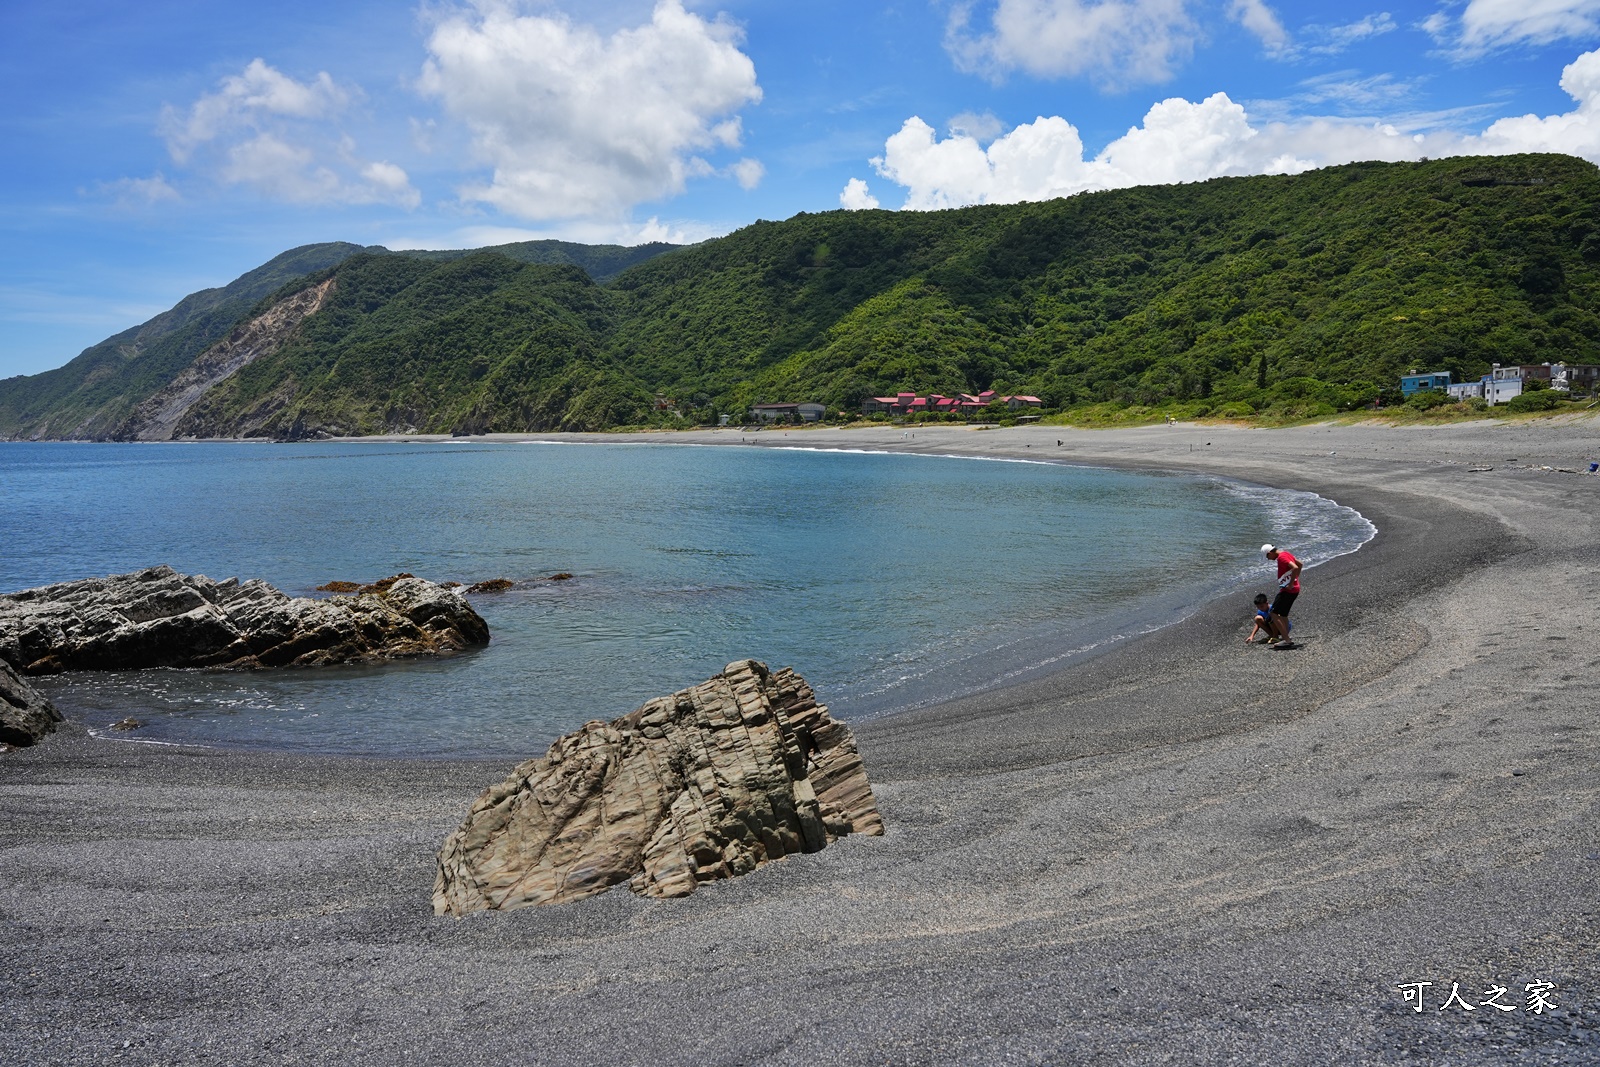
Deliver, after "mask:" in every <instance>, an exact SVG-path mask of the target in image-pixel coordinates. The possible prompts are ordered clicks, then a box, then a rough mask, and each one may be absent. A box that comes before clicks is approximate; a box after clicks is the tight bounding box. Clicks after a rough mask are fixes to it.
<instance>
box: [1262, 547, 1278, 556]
mask: <svg viewBox="0 0 1600 1067" xmlns="http://www.w3.org/2000/svg"><path fill="white" fill-rule="evenodd" d="M1276 551H1278V546H1277V545H1262V546H1261V554H1262V555H1263V556H1271V555H1272V554H1273V553H1274V552H1276Z"/></svg>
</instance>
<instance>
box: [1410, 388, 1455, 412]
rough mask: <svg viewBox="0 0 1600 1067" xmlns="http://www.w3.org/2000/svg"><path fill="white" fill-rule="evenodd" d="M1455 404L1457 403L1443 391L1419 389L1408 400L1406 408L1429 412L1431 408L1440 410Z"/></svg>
mask: <svg viewBox="0 0 1600 1067" xmlns="http://www.w3.org/2000/svg"><path fill="white" fill-rule="evenodd" d="M1453 403H1455V401H1453V400H1451V399H1450V394H1449V393H1447V392H1445V391H1444V390H1443V389H1418V390H1417V391H1416V392H1414V393H1412V394H1411V396H1410V397H1409V398H1407V400H1406V407H1408V408H1415V409H1416V410H1418V411H1427V410H1428V409H1430V408H1440V407H1444V406H1445V405H1446V404H1453Z"/></svg>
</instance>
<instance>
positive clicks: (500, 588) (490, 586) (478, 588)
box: [467, 578, 517, 593]
mask: <svg viewBox="0 0 1600 1067" xmlns="http://www.w3.org/2000/svg"><path fill="white" fill-rule="evenodd" d="M516 584H517V583H516V582H513V581H512V580H511V579H510V578H490V579H488V580H486V581H482V582H474V583H472V584H471V585H469V586H467V592H469V593H503V592H505V591H506V590H507V589H510V588H511V587H512V586H514V585H516Z"/></svg>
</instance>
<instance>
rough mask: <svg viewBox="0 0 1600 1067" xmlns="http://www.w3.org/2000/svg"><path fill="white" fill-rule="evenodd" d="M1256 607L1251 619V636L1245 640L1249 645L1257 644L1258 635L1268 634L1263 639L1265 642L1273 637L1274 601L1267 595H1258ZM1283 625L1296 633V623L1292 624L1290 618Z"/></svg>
mask: <svg viewBox="0 0 1600 1067" xmlns="http://www.w3.org/2000/svg"><path fill="white" fill-rule="evenodd" d="M1255 606H1256V613H1255V614H1254V615H1253V616H1251V619H1250V621H1251V623H1252V625H1251V627H1250V636H1249V637H1247V638H1245V639H1244V643H1245V644H1247V645H1249V644H1254V643H1255V640H1256V634H1266V635H1267V637H1266V638H1263V639H1262V640H1264V641H1265V640H1267V639H1268V638H1270V637H1271V636H1272V601H1270V600H1268V599H1267V594H1265V593H1257V594H1256V599H1255ZM1283 624H1284V626H1286V627H1287V628H1288V630H1289V632H1290V633H1293V632H1294V623H1292V622H1290V621H1289V620H1288V618H1285V619H1284V620H1283Z"/></svg>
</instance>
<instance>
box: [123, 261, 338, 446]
mask: <svg viewBox="0 0 1600 1067" xmlns="http://www.w3.org/2000/svg"><path fill="white" fill-rule="evenodd" d="M333 284H334V280H333V279H332V278H329V279H327V280H326V281H324V282H322V283H321V284H320V285H312V286H308V287H307V288H305V289H302V290H301V291H300V292H298V293H295V294H294V295H293V296H290V297H288V298H286V299H284V300H281V301H279V302H278V303H276V304H274V305H273V306H272V307H271V308H269V309H267V311H266V312H265V313H263V314H261V315H259V316H257V317H256V318H254V319H251V320H250V321H249V322H246V323H243V324H241V325H240V326H238V327H237V328H235V329H234V331H233V332H232V333H230V334H229V335H228V336H227V337H225V338H224V339H222V340H221V341H218V342H217V343H216V344H214V345H212V346H211V347H210V348H208V349H206V350H205V351H204V352H202V353H200V355H199V356H198V357H197V358H196V359H195V361H194V362H193V363H192V364H190V365H189V366H188V367H187V368H185V369H184V370H183V372H182V373H180V374H179V375H178V376H177V377H176V378H174V379H173V380H172V381H171V382H169V383H168V384H167V385H165V386H164V387H162V388H161V389H160V390H159V391H157V392H156V393H155V394H154V395H153V396H151V397H150V398H149V399H147V400H145V401H144V403H142V404H140V405H139V406H138V407H137V408H135V409H134V411H133V414H132V415H130V416H128V418H127V420H126V421H125V422H123V424H122V425H121V426H120V427H118V428H117V431H116V433H115V434H113V435H112V436H113V437H115V438H116V439H117V440H120V441H170V440H172V439H173V438H174V437H179V436H209V435H211V434H212V433H213V428H212V427H209V426H207V425H206V424H205V423H204V421H203V420H201V419H199V418H195V417H191V415H190V411H191V409H193V408H194V407H195V405H196V404H198V403H199V402H200V400H201V398H203V397H204V396H205V395H206V393H208V392H210V391H211V389H212V388H213V387H215V386H217V385H220V384H221V383H222V382H225V381H227V380H228V379H229V378H231V377H232V376H233V375H235V374H237V373H238V372H239V371H240V370H241V369H243V368H244V367H247V366H249V365H250V364H251V363H253V362H255V361H256V360H257V359H259V358H261V357H262V356H264V355H269V354H271V353H273V352H276V351H277V350H278V348H279V347H281V346H282V345H283V343H284V342H285V341H286V340H288V339H289V337H290V336H291V335H292V334H293V333H294V331H295V330H296V329H297V328H299V326H300V323H301V322H303V321H304V320H305V318H306V316H308V315H312V314H315V313H316V312H317V311H318V310H319V309H320V308H321V307H322V305H323V303H324V302H325V301H326V300H327V298H328V294H329V293H330V292H332V291H333Z"/></svg>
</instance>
